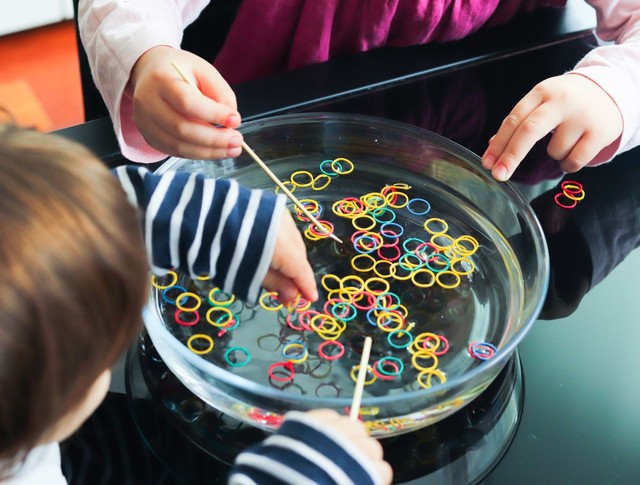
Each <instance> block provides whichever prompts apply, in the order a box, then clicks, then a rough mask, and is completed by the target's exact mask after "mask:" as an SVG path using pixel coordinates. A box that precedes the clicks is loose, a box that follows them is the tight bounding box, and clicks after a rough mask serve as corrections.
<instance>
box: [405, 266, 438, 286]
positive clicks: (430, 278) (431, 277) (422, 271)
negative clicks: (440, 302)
mask: <svg viewBox="0 0 640 485" xmlns="http://www.w3.org/2000/svg"><path fill="white" fill-rule="evenodd" d="M423 275H426V277H427V281H426V282H425V281H420V279H419V278H420V277H421V276H423ZM411 282H412V283H413V284H414V285H416V286H417V287H418V288H430V287H432V286H433V284H434V283H435V282H436V275H435V274H434V273H433V271H431V270H430V269H427V268H418V269H416V270H415V271H412V272H411Z"/></svg>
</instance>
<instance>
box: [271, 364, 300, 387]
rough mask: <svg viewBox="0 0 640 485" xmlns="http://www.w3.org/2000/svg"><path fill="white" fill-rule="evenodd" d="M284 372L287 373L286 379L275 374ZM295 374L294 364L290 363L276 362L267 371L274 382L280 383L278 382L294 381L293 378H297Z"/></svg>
mask: <svg viewBox="0 0 640 485" xmlns="http://www.w3.org/2000/svg"><path fill="white" fill-rule="evenodd" d="M282 371H285V372H286V374H285V376H284V377H280V376H277V375H276V374H275V373H276V372H282ZM295 374H296V372H295V370H294V368H293V364H292V363H291V362H288V361H287V362H275V363H273V364H271V365H270V366H269V368H268V369H267V375H268V376H269V377H270V378H271V379H273V380H274V381H278V382H290V381H292V380H293V377H294V376H295Z"/></svg>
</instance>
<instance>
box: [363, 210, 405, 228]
mask: <svg viewBox="0 0 640 485" xmlns="http://www.w3.org/2000/svg"><path fill="white" fill-rule="evenodd" d="M370 214H371V217H373V218H374V219H375V220H376V221H377V222H378V223H379V224H390V223H392V222H393V221H395V220H396V213H395V212H393V211H392V210H391V209H388V208H387V207H381V208H379V209H374V210H372V211H371V212H370ZM385 214H390V216H389V218H388V219H385V218H384V216H385ZM400 228H402V226H400ZM380 232H382V231H380Z"/></svg>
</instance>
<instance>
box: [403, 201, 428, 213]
mask: <svg viewBox="0 0 640 485" xmlns="http://www.w3.org/2000/svg"><path fill="white" fill-rule="evenodd" d="M416 205H417V206H418V207H420V206H424V209H423V210H416V209H414V208H413V207H412V206H416ZM407 210H408V211H409V212H411V213H412V214H415V215H417V216H423V215H425V214H428V213H429V211H431V204H429V202H428V201H427V200H425V199H421V198H418V197H417V198H415V199H410V200H409V202H408V203H407Z"/></svg>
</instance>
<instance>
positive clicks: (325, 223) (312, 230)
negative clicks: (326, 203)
mask: <svg viewBox="0 0 640 485" xmlns="http://www.w3.org/2000/svg"><path fill="white" fill-rule="evenodd" d="M318 223H319V224H320V225H321V226H322V227H323V228H325V229H326V231H325V232H320V231H319V230H318V228H317V227H316V225H315V224H311V225H310V226H309V232H310V233H311V234H313V235H314V236H317V237H319V238H324V237H329V235H331V234H333V224H332V223H331V222H329V221H323V220H318Z"/></svg>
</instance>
